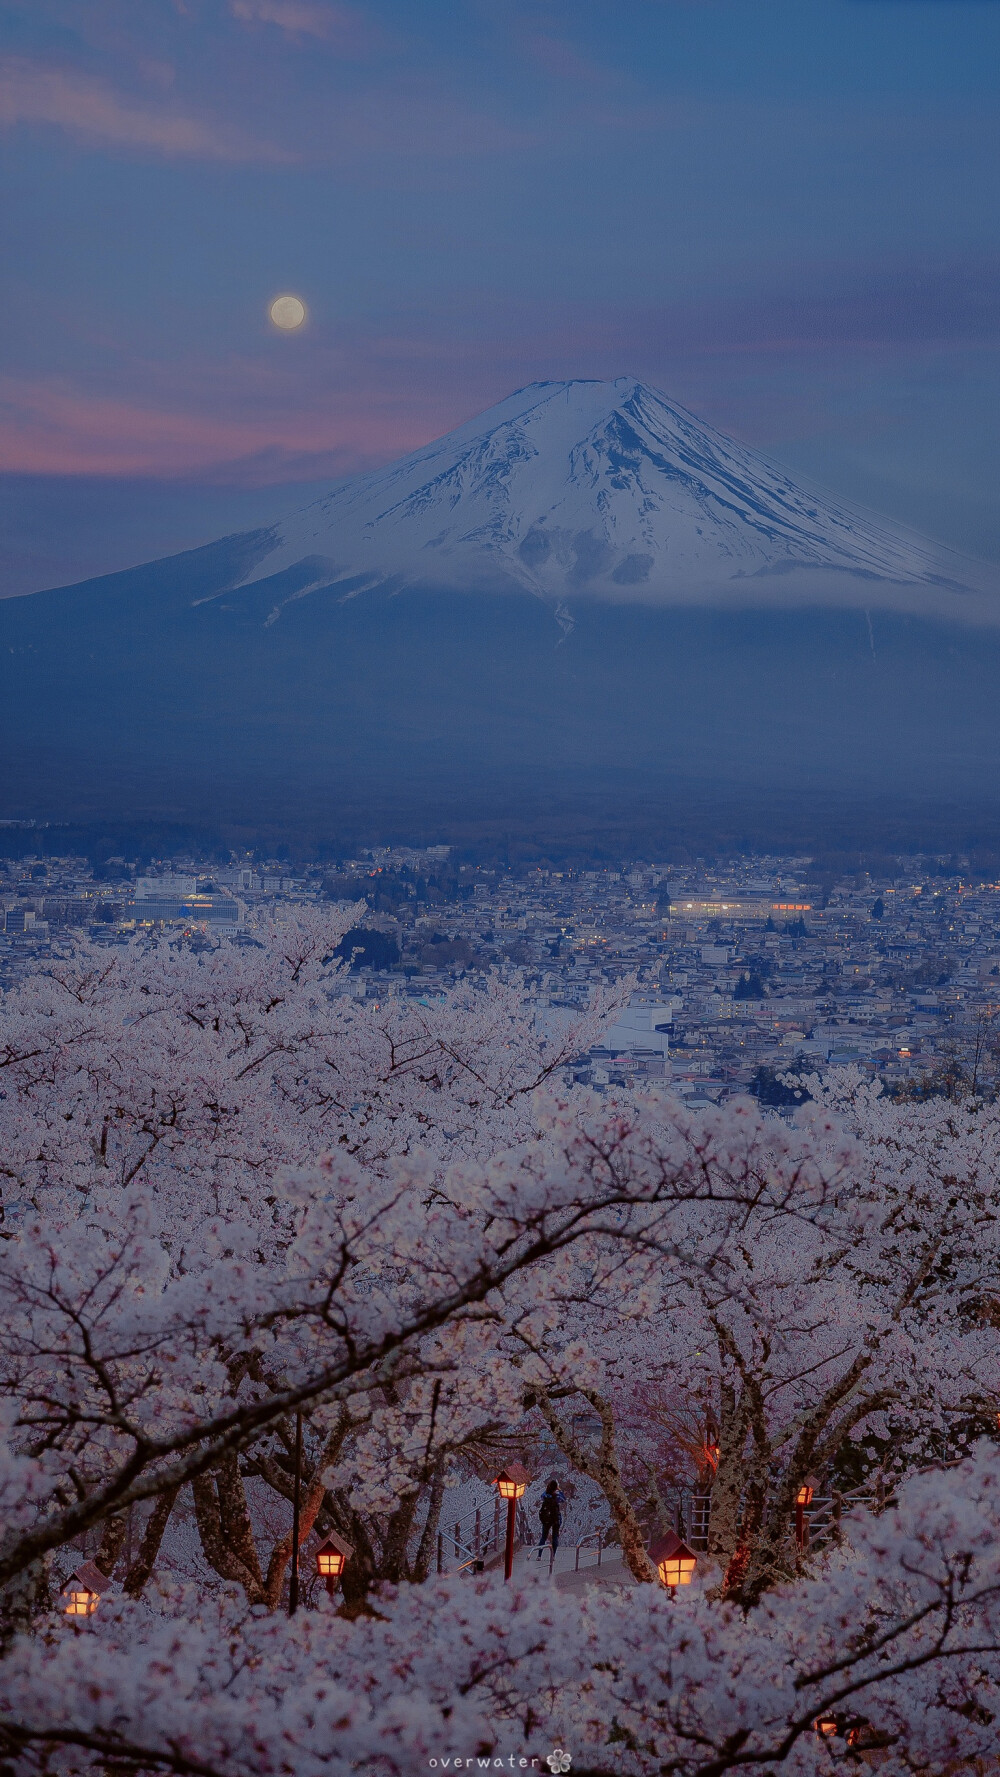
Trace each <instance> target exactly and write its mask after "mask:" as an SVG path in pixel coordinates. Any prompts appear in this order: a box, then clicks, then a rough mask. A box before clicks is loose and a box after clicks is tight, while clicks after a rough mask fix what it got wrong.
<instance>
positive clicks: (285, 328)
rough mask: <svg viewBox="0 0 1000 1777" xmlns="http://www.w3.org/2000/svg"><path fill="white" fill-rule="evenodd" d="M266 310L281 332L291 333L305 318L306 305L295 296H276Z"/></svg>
mask: <svg viewBox="0 0 1000 1777" xmlns="http://www.w3.org/2000/svg"><path fill="white" fill-rule="evenodd" d="M267 312H268V314H269V315H270V317H271V319H272V321H273V322H274V325H275V326H276V327H280V328H281V330H282V332H283V333H292V332H294V330H295V328H296V327H301V325H302V323H303V321H304V320H305V318H306V305H305V303H304V302H300V301H299V298H298V297H297V296H276V297H275V299H274V301H273V302H272V304H271V306H270V308H269V309H268V311H267Z"/></svg>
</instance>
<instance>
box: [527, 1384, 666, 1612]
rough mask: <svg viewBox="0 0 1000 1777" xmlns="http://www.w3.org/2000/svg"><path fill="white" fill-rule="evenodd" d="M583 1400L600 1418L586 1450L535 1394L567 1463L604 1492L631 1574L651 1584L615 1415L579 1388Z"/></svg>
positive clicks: (546, 1400) (542, 1396)
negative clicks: (597, 1437) (594, 1442)
mask: <svg viewBox="0 0 1000 1777" xmlns="http://www.w3.org/2000/svg"><path fill="white" fill-rule="evenodd" d="M580 1393H581V1394H582V1395H583V1397H584V1399H585V1400H587V1401H589V1402H590V1405H591V1406H592V1407H593V1409H594V1411H595V1413H596V1414H597V1415H598V1418H599V1419H600V1421H601V1441H600V1444H599V1446H598V1448H597V1449H596V1450H585V1449H584V1447H583V1445H582V1444H580V1443H579V1442H578V1440H577V1439H576V1438H575V1437H574V1436H573V1433H572V1432H571V1431H570V1430H569V1428H568V1427H567V1426H565V1425H564V1424H563V1422H562V1420H561V1419H560V1418H559V1416H558V1414H557V1413H556V1410H555V1408H554V1407H553V1405H552V1402H551V1401H550V1399H549V1397H548V1395H546V1394H539V1395H538V1396H537V1403H536V1404H537V1406H538V1408H539V1410H540V1411H541V1414H542V1417H543V1418H544V1420H545V1423H546V1424H547V1426H548V1428H549V1430H550V1431H551V1433H552V1435H553V1437H554V1438H555V1440H556V1443H557V1444H558V1445H559V1448H560V1450H561V1451H562V1453H563V1455H564V1456H565V1457H566V1460H567V1461H568V1462H571V1463H572V1464H573V1467H574V1468H575V1469H577V1470H578V1472H579V1473H580V1474H581V1475H587V1476H588V1477H589V1479H590V1480H591V1481H596V1482H597V1485H598V1487H599V1488H600V1489H601V1492H602V1493H603V1494H604V1497H605V1499H606V1500H607V1502H608V1505H609V1506H610V1507H611V1515H612V1517H613V1518H614V1521H615V1525H616V1528H617V1530H618V1535H619V1537H620V1539H621V1545H622V1554H623V1556H624V1557H625V1562H626V1564H627V1566H628V1569H629V1572H630V1573H631V1574H632V1577H633V1578H634V1579H636V1580H638V1582H639V1584H640V1585H651V1584H652V1583H653V1582H654V1581H655V1580H656V1577H657V1575H656V1569H655V1567H654V1566H653V1563H652V1562H651V1561H650V1559H649V1556H648V1555H647V1554H646V1541H645V1538H644V1536H643V1534H642V1527H641V1525H640V1523H639V1520H638V1518H637V1517H636V1515H635V1512H634V1511H633V1509H632V1502H631V1500H630V1499H629V1496H628V1494H627V1493H626V1491H625V1486H624V1483H623V1481H622V1477H621V1469H620V1467H619V1465H618V1452H617V1449H616V1447H615V1422H614V1414H613V1413H612V1411H611V1407H610V1405H609V1403H608V1402H607V1401H606V1400H604V1398H603V1397H602V1396H601V1395H599V1394H593V1393H591V1392H590V1390H589V1389H581V1390H580Z"/></svg>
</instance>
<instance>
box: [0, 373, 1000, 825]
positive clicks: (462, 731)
mask: <svg viewBox="0 0 1000 1777" xmlns="http://www.w3.org/2000/svg"><path fill="white" fill-rule="evenodd" d="M262 517H263V514H262ZM994 579H995V576H994ZM998 710H1000V598H998V596H997V593H996V591H995V590H994V588H993V586H992V585H991V578H990V570H987V569H980V568H978V567H976V565H975V564H971V563H965V562H963V561H962V560H961V559H960V558H959V557H957V556H949V554H948V552H947V551H944V550H938V549H936V548H935V546H934V545H933V544H929V543H925V542H923V541H921V540H920V539H919V538H915V537H913V536H911V535H909V534H907V533H906V532H904V531H902V530H900V529H897V528H895V527H893V526H892V525H891V524H883V523H880V522H879V521H877V520H874V519H872V518H870V517H868V516H866V515H863V514H858V513H855V512H851V511H849V510H848V509H847V508H845V507H841V506H839V505H837V504H836V503H834V502H832V501H830V500H827V499H821V498H818V497H814V496H812V495H810V494H808V493H807V492H805V491H804V490H803V489H802V488H801V487H797V486H796V485H795V484H794V483H793V482H792V481H791V480H790V479H789V478H788V476H787V475H785V474H783V473H782V472H781V471H780V470H777V469H775V468H774V467H773V466H772V465H770V464H769V463H767V462H765V461H764V460H763V459H762V458H761V457H759V456H758V455H756V454H755V453H754V452H753V451H750V450H746V449H743V448H742V447H741V446H739V445H737V444H734V443H733V442H732V441H731V440H729V439H727V438H724V437H723V436H722V435H721V434H720V433H718V432H715V431H713V430H712V429H711V428H709V427H707V426H703V425H701V424H700V423H699V422H698V421H697V420H695V419H694V418H692V416H691V415H690V414H687V413H684V412H682V411H681V410H680V409H678V408H676V407H674V406H672V405H670V404H669V403H668V402H667V401H665V400H664V399H663V397H662V396H660V395H657V394H655V393H654V392H653V391H652V390H650V389H647V388H645V387H643V386H642V385H641V384H639V383H637V382H635V381H634V380H633V379H631V378H621V379H619V380H618V381H616V382H611V383H607V382H605V383H602V382H571V383H545V384H538V385H535V386H534V387H532V388H529V389H525V390H522V391H521V392H520V393H519V394H517V395H512V396H511V397H510V398H509V399H508V400H507V401H504V402H502V403H501V404H500V406H499V407H496V408H493V409H492V410H491V411H490V412H489V413H486V414H483V415H481V416H480V418H478V419H476V420H472V421H470V422H469V424H468V425H465V426H462V427H459V429H458V430H457V431H455V432H451V433H449V434H448V436H447V437H445V438H442V439H439V440H438V441H437V442H436V443H434V444H430V445H428V446H427V447H426V448H425V449H424V450H420V451H417V452H415V453H414V454H413V455H412V456H409V457H406V458H405V459H404V460H403V461H402V462H398V463H395V464H393V465H391V466H390V467H388V468H386V469H383V470H379V471H377V472H376V473H375V474H372V475H366V476H362V477H359V478H357V479H356V480H354V481H351V482H348V483H346V484H343V485H341V486H340V487H337V488H335V489H334V490H332V491H331V493H330V494H329V495H328V496H327V497H325V498H324V499H321V500H319V501H317V502H316V503H314V504H313V505H311V506H309V507H308V508H307V509H306V510H305V511H302V512H299V513H297V514H294V515H293V516H292V517H291V518H289V519H287V520H285V521H284V522H283V523H281V524H278V525H266V524H265V525H262V526H261V528H259V529H256V530H253V531H246V532H242V533H240V534H238V535H235V536H229V537H223V538H220V539H219V540H218V541H216V542H215V543H210V544H207V545H206V546H205V547H204V548H202V549H196V550H192V551H189V552H187V553H185V554H183V555H176V556H172V557H170V558H168V559H166V560H162V561H157V562H147V563H146V564H144V565H142V566H139V567H136V568H132V569H129V570H128V571H126V572H125V573H121V574H112V575H107V576H105V577H104V578H102V579H97V580H91V581H89V582H86V583H85V584H83V585H78V586H68V587H62V588H56V589H54V590H51V591H48V592H39V593H34V594H32V595H30V596H28V597H24V598H8V599H2V600H0V754H2V756H3V760H4V782H5V786H6V800H5V803H4V806H3V808H2V810H0V812H2V813H3V814H4V815H22V814H24V815H29V816H31V817H33V818H34V817H37V816H39V815H44V816H46V817H50V818H66V816H67V814H73V815H74V816H75V815H76V814H77V813H78V812H79V811H80V810H81V809H86V810H93V811H94V813H95V817H96V816H100V817H101V818H103V817H104V815H105V814H106V813H109V812H112V811H114V812H123V811H124V812H128V813H134V812H135V811H144V810H145V811H153V812H159V811H163V810H166V811H173V813H172V814H171V818H172V819H173V818H177V816H178V815H183V816H185V817H187V816H188V815H192V814H198V815H199V816H200V815H205V814H208V815H210V816H211V818H212V819H213V820H216V819H225V820H230V819H233V820H236V819H238V820H239V821H240V822H243V823H245V824H247V825H248V828H253V827H255V826H258V825H259V824H260V823H261V822H262V821H263V822H265V823H266V822H269V821H273V822H275V823H277V824H278V825H281V824H285V825H287V824H289V823H292V824H294V822H295V821H301V822H302V823H304V825H305V826H308V827H309V829H310V831H315V832H321V833H327V834H329V833H331V832H333V831H334V830H335V829H336V830H337V831H339V832H340V834H341V838H343V837H344V835H345V834H347V833H351V834H353V835H354V836H355V840H356V841H357V842H359V843H363V844H368V843H372V842H374V839H375V838H377V836H378V834H379V833H383V832H388V831H389V830H390V829H391V830H392V831H393V832H396V833H397V834H399V835H400V836H402V835H403V834H404V833H411V832H415V831H417V830H418V829H420V830H425V828H426V830H431V829H433V830H434V831H435V832H437V833H438V834H439V835H442V834H443V835H445V836H446V835H447V834H448V833H451V832H452V831H461V830H462V823H463V822H465V823H466V824H467V825H468V824H469V823H471V828H470V829H469V830H471V831H473V832H474V833H478V832H482V831H485V830H487V828H488V827H489V824H490V823H493V828H497V827H498V826H499V828H501V829H502V831H503V832H504V833H510V832H511V831H512V830H513V831H515V832H516V831H517V830H518V828H519V826H520V824H521V823H524V822H527V823H529V824H530V823H531V822H532V821H534V822H535V823H536V826H535V828H534V831H536V832H537V834H538V835H539V837H540V842H541V843H542V844H543V850H544V849H545V848H547V846H548V844H549V840H550V836H551V835H552V833H553V832H554V831H561V830H563V825H564V823H565V822H566V821H569V822H572V821H579V822H582V823H583V824H584V827H585V828H586V831H588V832H600V831H602V830H604V824H605V823H607V822H614V823H618V824H619V828H620V830H621V831H622V832H624V831H625V830H626V828H627V829H628V830H629V831H631V832H633V833H635V834H638V833H639V832H640V831H642V832H646V833H651V832H652V831H653V827H656V830H657V831H658V832H660V834H661V835H668V834H669V833H670V832H672V831H674V828H673V827H672V825H671V823H672V822H674V821H675V819H683V820H688V819H689V818H690V822H691V823H693V825H692V826H691V831H692V832H693V831H695V830H698V831H701V830H702V828H701V826H699V823H701V822H702V818H703V817H702V812H701V811H702V809H703V806H704V803H705V798H706V797H715V798H716V799H720V798H721V799H722V802H723V803H725V805H726V806H727V807H729V808H730V809H735V810H736V813H735V815H734V816H733V817H732V819H734V820H735V823H736V824H735V826H733V827H727V829H726V830H727V831H732V832H736V833H742V834H744V836H745V835H746V832H747V831H749V829H747V828H745V827H744V826H743V825H742V823H743V821H744V818H745V816H744V811H745V809H746V808H749V807H751V806H752V805H753V799H754V798H755V797H757V798H764V799H767V798H770V799H772V800H771V803H770V806H772V808H774V809H776V810H777V811H778V812H777V813H776V814H775V816H774V820H775V821H777V822H778V826H777V827H772V828H770V829H768V830H769V831H771V832H772V834H777V833H778V832H779V829H780V833H782V834H784V836H785V839H787V838H788V834H789V831H790V829H789V827H788V826H787V825H781V823H784V822H785V821H786V816H787V814H788V811H789V810H791V811H793V815H794V811H795V810H796V809H798V810H799V811H800V812H799V814H798V815H794V819H796V820H798V821H799V831H800V832H802V833H803V834H804V835H805V836H806V837H807V840H808V847H809V848H810V849H811V848H812V847H813V845H814V842H815V835H816V834H817V833H820V832H821V830H822V829H823V820H821V819H819V818H818V817H817V814H816V811H817V809H818V808H826V809H827V810H832V809H836V808H841V809H846V810H847V811H848V813H847V815H845V816H844V819H843V822H842V824H841V826H840V828H839V829H838V830H839V831H840V832H841V833H842V834H845V833H846V834H849V833H850V832H852V831H853V829H852V827H851V822H853V820H854V819H855V814H854V811H855V809H856V808H857V807H858V806H860V805H861V804H862V803H864V801H865V799H868V801H869V803H874V802H877V801H878V799H879V798H882V799H883V806H884V803H885V801H886V800H888V802H889V803H891V804H892V805H893V806H895V804H896V803H897V802H898V801H899V799H900V798H903V799H904V800H906V799H909V804H908V805H909V806H912V807H913V808H914V809H917V810H918V811H919V810H920V809H923V808H925V807H926V806H927V803H928V799H930V800H932V801H933V800H935V799H936V801H937V804H938V806H939V807H948V808H949V809H950V808H952V807H954V806H957V804H958V803H960V802H961V803H962V804H963V806H966V807H968V808H971V809H975V810H982V809H984V808H985V809H987V810H990V809H993V808H995V805H996V800H997V797H996V785H997V783H998V782H1000V721H998V718H997V711H998ZM720 805H721V804H720ZM685 809H686V810H687V811H688V813H687V814H686V815H685V814H684V810H685ZM574 810H575V813H574ZM629 811H631V812H629ZM730 818H731V817H730V816H729V815H727V816H726V820H727V821H729V820H730ZM747 818H749V817H747ZM762 818H763V817H762ZM836 818H837V820H840V819H841V817H840V816H839V815H838V816H837V817H836ZM878 818H879V822H881V821H882V819H883V817H882V815H881V814H880V815H879V817H878ZM977 818H978V817H977ZM990 818H991V819H992V818H993V817H992V815H991V816H990ZM767 819H768V820H770V819H771V817H770V816H768V817H767ZM832 819H833V816H832V815H831V816H830V820H832ZM949 819H951V817H950V816H949ZM921 822H922V817H920V818H917V817H916V816H915V817H914V826H913V828H912V829H911V830H912V831H914V832H916V833H919V835H920V836H921V844H923V843H925V842H926V840H927V837H928V832H927V830H926V829H925V827H924V826H923V825H922V824H921ZM482 823H486V826H483V825H482ZM588 823H596V824H595V825H593V826H590V825H588ZM630 823H631V825H630ZM650 823H652V825H651V824H650ZM656 823H659V826H656ZM422 824H423V825H422ZM490 830H492V829H490ZM827 830H829V823H827ZM940 830H941V831H944V829H943V828H942V829H940ZM948 830H949V831H952V830H953V829H951V828H949V829H948ZM756 831H757V833H758V835H761V834H762V833H763V832H764V829H763V828H761V827H758V828H757V829H756ZM880 831H881V828H880ZM809 834H811V835H813V837H808V835H809ZM363 835H368V837H363ZM352 843H354V841H352ZM622 843H624V841H622ZM699 843H700V842H699ZM712 843H713V844H714V840H713V841H712ZM782 843H783V844H784V841H783V842H782ZM824 843H825V842H824ZM853 843H854V841H853V840H852V841H851V844H852V845H853ZM879 843H882V840H881V839H880V840H879ZM953 843H954V841H953V840H951V841H949V842H948V845H949V846H951V845H952V844H953ZM962 843H963V844H964V843H965V842H964V840H963V841H962ZM764 849H769V845H768V846H765V848H764ZM779 849H780V848H779ZM786 849H787V847H786Z"/></svg>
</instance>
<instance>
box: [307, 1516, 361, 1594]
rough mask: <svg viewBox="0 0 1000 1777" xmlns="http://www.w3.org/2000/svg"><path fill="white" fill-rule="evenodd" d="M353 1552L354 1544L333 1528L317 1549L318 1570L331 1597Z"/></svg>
mask: <svg viewBox="0 0 1000 1777" xmlns="http://www.w3.org/2000/svg"><path fill="white" fill-rule="evenodd" d="M353 1553H354V1546H353V1544H352V1543H349V1542H346V1541H345V1539H344V1538H343V1537H342V1536H338V1535H337V1532H336V1531H335V1530H331V1532H330V1534H329V1536H328V1537H327V1539H326V1541H325V1542H322V1543H320V1545H319V1548H318V1549H317V1550H316V1572H317V1573H318V1574H319V1577H320V1579H321V1580H325V1581H326V1589H327V1591H328V1592H329V1594H330V1597H331V1598H332V1597H333V1595H334V1593H335V1592H336V1590H337V1586H338V1584H339V1582H340V1576H341V1574H342V1573H343V1571H344V1568H345V1567H346V1566H347V1563H348V1562H349V1560H350V1559H351V1556H352V1555H353Z"/></svg>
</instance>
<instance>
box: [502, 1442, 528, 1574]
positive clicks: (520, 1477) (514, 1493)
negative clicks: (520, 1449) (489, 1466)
mask: <svg viewBox="0 0 1000 1777" xmlns="http://www.w3.org/2000/svg"><path fill="white" fill-rule="evenodd" d="M530 1480H531V1476H530V1475H529V1473H528V1471H527V1469H526V1468H525V1467H524V1464H523V1463H520V1462H508V1464H507V1467H506V1468H505V1469H502V1470H501V1472H500V1474H499V1475H498V1476H497V1478H496V1482H495V1485H496V1490H497V1492H498V1493H499V1495H500V1498H501V1499H505V1500H506V1501H507V1546H506V1549H505V1551H504V1558H503V1577H504V1581H505V1582H506V1581H507V1580H509V1579H510V1576H511V1573H512V1572H513V1569H514V1531H515V1528H516V1526H517V1502H518V1500H519V1499H520V1498H521V1497H522V1495H523V1493H524V1490H525V1488H526V1487H527V1485H528V1482H529V1481H530Z"/></svg>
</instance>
